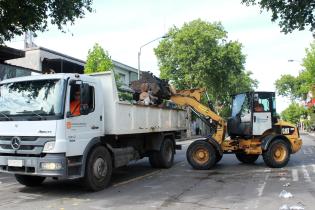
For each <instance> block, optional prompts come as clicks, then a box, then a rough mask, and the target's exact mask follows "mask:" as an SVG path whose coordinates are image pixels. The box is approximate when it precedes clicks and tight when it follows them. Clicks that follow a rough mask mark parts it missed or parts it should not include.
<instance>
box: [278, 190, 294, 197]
mask: <svg viewBox="0 0 315 210" xmlns="http://www.w3.org/2000/svg"><path fill="white" fill-rule="evenodd" d="M292 197H293V195H292V193H290V192H287V191H285V190H282V191H281V192H280V194H279V198H292Z"/></svg>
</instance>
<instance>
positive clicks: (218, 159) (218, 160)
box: [215, 152, 223, 164]
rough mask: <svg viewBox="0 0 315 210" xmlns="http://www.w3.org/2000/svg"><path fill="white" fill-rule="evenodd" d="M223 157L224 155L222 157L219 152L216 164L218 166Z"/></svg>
mask: <svg viewBox="0 0 315 210" xmlns="http://www.w3.org/2000/svg"><path fill="white" fill-rule="evenodd" d="M222 157H223V155H220V153H219V152H217V154H216V160H215V163H216V164H217V163H218V162H220V160H221V159H222Z"/></svg>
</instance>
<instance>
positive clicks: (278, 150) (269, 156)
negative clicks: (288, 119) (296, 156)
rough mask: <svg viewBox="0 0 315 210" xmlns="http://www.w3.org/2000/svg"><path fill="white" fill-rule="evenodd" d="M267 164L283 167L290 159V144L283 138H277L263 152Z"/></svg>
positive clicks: (273, 166) (272, 166)
mask: <svg viewBox="0 0 315 210" xmlns="http://www.w3.org/2000/svg"><path fill="white" fill-rule="evenodd" d="M263 158H264V161H265V164H266V165H267V166H269V167H271V168H282V167H284V166H286V165H287V164H288V162H289V160H290V148H289V145H288V144H287V143H286V142H285V141H284V140H282V139H276V140H274V141H272V142H271V143H270V145H269V146H268V149H267V150H266V151H265V152H264V153H263Z"/></svg>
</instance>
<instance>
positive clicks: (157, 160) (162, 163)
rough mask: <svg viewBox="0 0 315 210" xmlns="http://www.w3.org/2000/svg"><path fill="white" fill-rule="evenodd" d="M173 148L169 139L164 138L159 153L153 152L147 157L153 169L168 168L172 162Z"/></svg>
mask: <svg viewBox="0 0 315 210" xmlns="http://www.w3.org/2000/svg"><path fill="white" fill-rule="evenodd" d="M174 154H175V148H174V143H173V141H172V140H171V139H169V138H165V139H164V141H163V142H162V144H161V147H160V151H153V152H152V153H151V154H150V156H149V161H150V164H151V166H152V167H153V168H170V167H172V165H173V162H174Z"/></svg>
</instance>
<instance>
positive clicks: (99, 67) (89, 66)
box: [84, 43, 113, 74]
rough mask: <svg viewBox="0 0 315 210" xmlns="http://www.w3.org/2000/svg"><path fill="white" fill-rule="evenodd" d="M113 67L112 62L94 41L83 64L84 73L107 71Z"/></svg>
mask: <svg viewBox="0 0 315 210" xmlns="http://www.w3.org/2000/svg"><path fill="white" fill-rule="evenodd" d="M112 68H113V62H112V60H111V58H110V56H109V55H108V52H107V51H105V50H104V49H103V48H102V47H101V46H100V45H99V44H97V43H95V44H94V46H93V49H92V50H91V49H90V50H89V52H88V56H87V60H86V64H85V66H84V73H86V74H88V73H93V72H103V71H109V70H111V69H112Z"/></svg>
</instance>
